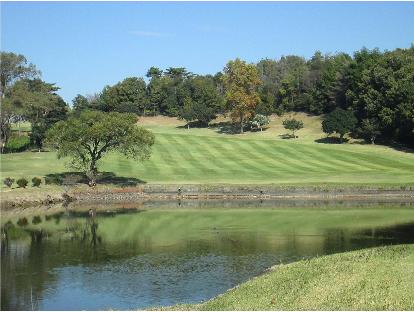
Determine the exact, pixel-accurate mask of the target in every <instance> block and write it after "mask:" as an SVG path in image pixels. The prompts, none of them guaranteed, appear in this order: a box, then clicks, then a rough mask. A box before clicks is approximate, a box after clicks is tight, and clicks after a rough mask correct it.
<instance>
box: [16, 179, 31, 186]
mask: <svg viewBox="0 0 414 312" xmlns="http://www.w3.org/2000/svg"><path fill="white" fill-rule="evenodd" d="M16 183H17V185H18V186H19V187H22V188H25V187H26V186H27V184H28V183H29V182H28V181H27V180H26V179H25V178H21V179H19V180H17V181H16Z"/></svg>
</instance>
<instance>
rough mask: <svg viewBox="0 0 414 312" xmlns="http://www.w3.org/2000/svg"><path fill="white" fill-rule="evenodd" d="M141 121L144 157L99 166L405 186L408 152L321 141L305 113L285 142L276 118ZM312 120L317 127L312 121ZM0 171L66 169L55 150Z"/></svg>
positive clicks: (247, 180)
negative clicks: (251, 122) (244, 124)
mask: <svg viewBox="0 0 414 312" xmlns="http://www.w3.org/2000/svg"><path fill="white" fill-rule="evenodd" d="M157 120H159V119H150V118H147V119H144V120H143V124H144V126H146V127H147V128H149V129H151V130H152V131H153V132H154V133H155V135H156V144H155V146H154V148H153V154H152V157H151V159H150V160H148V161H146V162H145V163H137V162H135V161H133V160H127V159H125V158H124V157H122V156H121V155H118V154H115V153H114V154H111V155H108V156H107V157H106V158H105V159H104V160H103V161H102V163H101V166H100V169H101V170H102V171H109V172H114V173H115V174H117V175H118V176H124V177H134V178H138V179H140V180H143V181H145V182H147V183H183V184H185V183H242V184H259V183H260V184H267V183H275V184H295V185H296V184H325V183H328V184H329V183H332V184H386V185H387V184H388V185H392V184H394V185H396V184H412V183H414V154H412V153H405V152H399V151H396V150H393V149H391V148H387V147H381V146H370V145H360V144H343V145H337V144H321V143H315V142H314V140H315V139H316V138H318V137H319V138H320V137H322V136H323V134H322V133H321V131H320V129H319V128H318V127H319V126H320V122H319V121H318V120H316V119H315V117H309V118H307V119H306V118H305V125H306V124H308V129H304V130H303V131H302V132H301V131H299V133H298V134H299V136H300V138H299V139H295V140H285V139H281V138H280V137H279V136H278V135H277V134H278V133H279V134H282V133H285V131H284V130H282V129H281V128H280V125H279V122H277V124H276V121H273V122H272V125H271V128H270V129H269V130H268V131H265V132H263V133H248V134H246V135H229V134H220V133H218V132H217V129H191V130H186V129H185V128H180V127H179V126H180V123H179V122H176V121H172V122H170V123H169V122H168V120H172V119H168V120H167V122H166V123H165V122H164V123H162V122H159V123H157V122H156V121H157ZM318 125H319V126H318ZM1 162H2V167H1V175H2V177H7V176H11V177H14V178H19V177H29V178H31V177H33V176H44V175H45V174H48V173H57V172H64V171H68V169H67V168H65V166H64V162H65V161H64V160H57V159H56V154H55V153H54V152H42V153H37V152H24V153H16V154H6V155H2V160H1Z"/></svg>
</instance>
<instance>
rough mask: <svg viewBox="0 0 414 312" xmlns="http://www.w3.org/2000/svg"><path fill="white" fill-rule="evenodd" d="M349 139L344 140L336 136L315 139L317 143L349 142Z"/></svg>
mask: <svg viewBox="0 0 414 312" xmlns="http://www.w3.org/2000/svg"><path fill="white" fill-rule="evenodd" d="M348 141H349V140H348V139H347V138H343V139H342V142H341V140H340V139H339V138H336V137H326V138H321V139H317V140H315V142H316V143H323V144H342V143H347V142H348Z"/></svg>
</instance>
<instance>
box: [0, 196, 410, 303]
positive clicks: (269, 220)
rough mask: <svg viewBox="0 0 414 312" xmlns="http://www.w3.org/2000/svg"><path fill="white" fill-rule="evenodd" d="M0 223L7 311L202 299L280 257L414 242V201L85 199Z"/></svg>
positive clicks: (284, 260)
mask: <svg viewBox="0 0 414 312" xmlns="http://www.w3.org/2000/svg"><path fill="white" fill-rule="evenodd" d="M90 209H92V210H90ZM90 211H91V213H90ZM95 211H96V213H95ZM1 222H2V248H1V273H2V274H1V282H2V283H1V298H2V300H1V309H2V310H102V309H122V310H128V309H145V308H149V307H154V306H166V305H174V304H177V303H194V302H200V301H203V300H207V299H210V298H212V297H214V296H216V295H218V294H220V293H223V292H225V291H226V290H227V289H229V288H231V287H234V286H235V285H237V284H239V283H241V282H243V281H246V280H247V279H249V278H251V277H253V276H256V275H259V274H261V273H263V272H264V271H265V270H266V269H268V268H269V267H271V266H273V265H277V264H280V263H283V264H285V263H290V262H293V261H297V260H300V259H305V258H312V257H316V256H321V255H326V254H332V253H337V252H344V251H349V250H355V249H360V248H366V247H373V246H381V245H388V244H400V243H414V203H355V202H352V203H349V202H341V203H337V202H316V203H311V202H280V201H279V202H271V201H269V202H266V201H265V202H255V201H251V202H219V201H212V202H183V203H181V202H146V203H129V204H125V205H117V206H96V205H95V206H91V205H89V206H86V205H85V206H80V205H79V204H78V205H77V206H73V207H71V206H70V207H66V208H50V207H45V208H37V209H32V210H31V209H27V210H24V211H22V212H18V213H17V212H13V213H12V212H6V213H3V214H2V220H1Z"/></svg>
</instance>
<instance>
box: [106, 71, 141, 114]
mask: <svg viewBox="0 0 414 312" xmlns="http://www.w3.org/2000/svg"><path fill="white" fill-rule="evenodd" d="M100 106H101V110H103V111H105V112H119V113H135V114H139V115H145V112H146V109H147V108H148V98H147V91H146V84H145V81H144V80H143V79H142V78H136V77H130V78H126V79H124V80H123V81H121V82H119V83H117V84H115V85H114V86H107V87H105V88H104V89H103V91H102V94H101V97H100Z"/></svg>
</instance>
